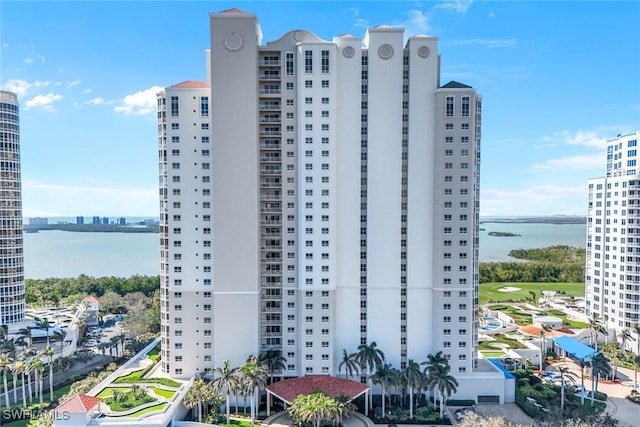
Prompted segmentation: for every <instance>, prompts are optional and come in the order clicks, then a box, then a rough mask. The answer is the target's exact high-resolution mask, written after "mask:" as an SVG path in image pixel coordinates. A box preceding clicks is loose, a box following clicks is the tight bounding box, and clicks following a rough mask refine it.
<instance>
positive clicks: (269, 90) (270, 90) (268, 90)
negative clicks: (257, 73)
mask: <svg viewBox="0 0 640 427" xmlns="http://www.w3.org/2000/svg"><path fill="white" fill-rule="evenodd" d="M260 94H261V95H280V88H279V87H262V88H260Z"/></svg>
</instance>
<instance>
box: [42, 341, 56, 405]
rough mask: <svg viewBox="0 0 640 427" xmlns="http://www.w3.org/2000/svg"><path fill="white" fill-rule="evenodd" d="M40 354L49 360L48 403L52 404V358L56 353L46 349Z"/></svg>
mask: <svg viewBox="0 0 640 427" xmlns="http://www.w3.org/2000/svg"><path fill="white" fill-rule="evenodd" d="M41 354H42V355H43V356H46V357H48V358H49V401H50V402H53V356H54V355H55V354H56V352H55V351H54V350H53V348H51V347H47V348H45V349H44V350H42V353H41Z"/></svg>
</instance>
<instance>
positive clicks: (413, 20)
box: [399, 9, 430, 37]
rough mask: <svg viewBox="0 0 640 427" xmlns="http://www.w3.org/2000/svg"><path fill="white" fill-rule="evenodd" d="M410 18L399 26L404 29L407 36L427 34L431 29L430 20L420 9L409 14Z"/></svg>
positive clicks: (410, 11) (412, 10)
mask: <svg viewBox="0 0 640 427" xmlns="http://www.w3.org/2000/svg"><path fill="white" fill-rule="evenodd" d="M407 15H408V18H407V19H406V20H405V21H402V22H401V23H400V24H399V26H400V27H404V29H405V30H406V31H405V35H406V36H409V37H410V36H415V35H417V34H426V33H427V32H428V31H429V29H430V27H429V18H428V17H427V16H426V15H425V14H424V13H423V12H422V11H421V10H419V9H411V10H409V11H408V12H407Z"/></svg>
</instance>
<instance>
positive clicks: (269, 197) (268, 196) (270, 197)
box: [260, 194, 282, 201]
mask: <svg viewBox="0 0 640 427" xmlns="http://www.w3.org/2000/svg"><path fill="white" fill-rule="evenodd" d="M260 200H278V201H279V200H282V196H281V195H280V194H261V195H260Z"/></svg>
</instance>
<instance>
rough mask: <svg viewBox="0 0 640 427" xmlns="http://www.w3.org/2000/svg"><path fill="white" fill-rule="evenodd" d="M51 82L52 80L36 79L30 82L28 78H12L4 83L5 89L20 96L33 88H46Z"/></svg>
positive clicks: (3, 87)
mask: <svg viewBox="0 0 640 427" xmlns="http://www.w3.org/2000/svg"><path fill="white" fill-rule="evenodd" d="M50 84H51V82H48V81H45V80H36V81H34V82H28V81H26V80H21V79H11V80H7V82H6V83H5V84H3V85H2V89H3V90H8V91H9V92H13V93H15V94H16V95H18V97H22V96H24V95H25V94H26V93H27V92H29V91H30V90H31V89H42V88H46V87H48V86H49V85H50Z"/></svg>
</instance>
